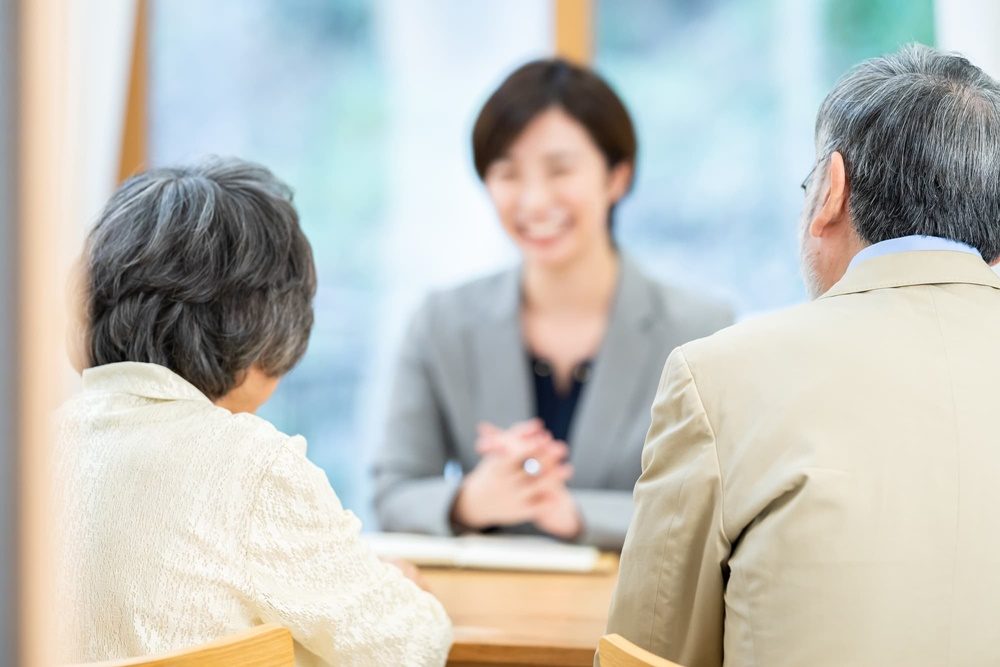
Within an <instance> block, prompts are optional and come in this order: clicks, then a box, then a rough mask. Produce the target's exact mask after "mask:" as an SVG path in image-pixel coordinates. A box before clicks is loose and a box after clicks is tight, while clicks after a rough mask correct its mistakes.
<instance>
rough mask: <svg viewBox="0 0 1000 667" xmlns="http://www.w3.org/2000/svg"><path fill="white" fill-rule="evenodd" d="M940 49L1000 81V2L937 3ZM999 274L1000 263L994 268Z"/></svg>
mask: <svg viewBox="0 0 1000 667" xmlns="http://www.w3.org/2000/svg"><path fill="white" fill-rule="evenodd" d="M934 23H935V25H934V28H935V32H936V40H937V46H938V47H939V48H942V49H944V50H946V51H957V52H959V53H961V54H962V55H964V56H965V57H966V58H968V59H969V60H971V61H972V63H973V64H974V65H977V66H979V67H981V68H982V69H983V70H984V71H985V72H986V73H987V74H989V75H990V76H992V77H994V78H995V79H998V80H1000V1H998V0H937V2H936V3H935V5H934ZM994 270H995V271H996V272H997V273H998V274H1000V264H998V265H997V266H995V267H994Z"/></svg>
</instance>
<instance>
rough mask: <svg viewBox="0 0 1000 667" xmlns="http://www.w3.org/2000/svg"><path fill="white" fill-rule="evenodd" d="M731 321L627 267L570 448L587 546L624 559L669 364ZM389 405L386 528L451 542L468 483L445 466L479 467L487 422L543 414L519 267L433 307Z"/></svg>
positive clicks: (428, 306) (378, 477) (445, 294)
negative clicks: (453, 517) (681, 348)
mask: <svg viewBox="0 0 1000 667" xmlns="http://www.w3.org/2000/svg"><path fill="white" fill-rule="evenodd" d="M731 322H732V313H731V311H730V310H729V308H728V307H726V306H724V305H721V304H720V303H717V302H715V301H712V300H709V299H706V298H703V297H701V296H698V295H695V294H692V293H690V292H687V291H683V290H680V289H677V288H675V287H668V286H665V285H662V284H660V283H657V282H654V281H653V280H651V279H650V278H648V277H647V276H646V275H644V274H643V273H642V272H641V271H640V270H639V268H638V267H637V266H635V264H633V263H632V262H631V261H630V260H629V259H628V258H627V257H624V256H623V257H622V262H621V273H620V277H619V284H618V287H617V291H616V295H615V299H614V304H613V306H612V310H611V316H610V320H609V323H608V329H607V333H606V334H605V338H604V341H603V343H602V344H601V348H600V350H599V351H598V354H597V357H596V358H595V359H594V364H593V370H592V373H591V376H590V379H589V380H588V382H587V385H586V386H585V387H584V389H583V393H582V395H581V397H580V401H579V403H578V404H577V408H576V413H575V414H574V416H573V422H572V423H571V425H570V431H569V436H568V438H567V440H568V443H569V447H570V457H569V458H570V463H572V465H573V469H574V475H573V478H572V479H571V480H570V481H569V483H568V486H569V488H570V490H571V492H572V493H573V496H574V498H575V500H576V502H577V504H578V505H579V508H580V512H581V514H582V517H583V523H584V526H585V527H584V533H583V534H582V535H581V536H580V539H579V541H580V542H582V543H585V544H593V545H596V546H598V547H602V548H605V549H621V546H622V543H623V542H624V540H625V531H626V529H627V528H628V524H629V519H630V517H631V513H632V488H633V486H635V482H636V479H637V478H638V477H639V472H640V457H641V453H642V445H643V442H644V441H645V438H646V431H647V430H648V429H649V423H650V406H651V405H652V402H653V397H654V395H655V394H656V389H657V385H658V383H659V378H660V373H661V371H662V370H663V365H664V362H665V361H666V358H667V355H668V354H669V353H670V351H671V350H673V348H675V347H677V346H678V345H681V344H683V343H686V342H688V341H690V340H693V339H695V338H701V337H703V336H707V335H709V334H711V333H713V332H715V331H716V330H718V329H720V328H722V327H725V326H728V325H729V324H730V323H731ZM390 401H391V402H390V406H389V410H388V415H387V425H386V428H385V430H384V436H383V442H382V443H381V446H380V447H379V451H378V454H377V455H376V459H375V487H376V488H375V509H376V512H377V514H378V518H379V521H380V523H381V524H382V528H383V529H384V530H392V531H405V532H419V533H430V534H436V535H449V534H451V533H452V525H451V522H450V520H449V514H450V511H451V505H452V502H453V500H454V496H455V493H456V491H457V488H458V485H459V483H460V480H459V479H453V477H457V476H449V477H445V475H444V474H443V473H444V468H445V464H446V463H447V462H449V461H456V462H457V463H458V464H459V465H460V466H461V469H462V471H463V472H468V471H470V470H471V469H472V468H474V467H475V466H476V464H477V463H478V462H479V458H480V457H479V455H478V454H477V453H476V451H475V442H476V424H477V423H478V422H480V421H489V422H492V423H494V424H497V425H498V426H500V427H507V426H510V425H511V424H513V423H514V422H518V421H522V420H525V419H530V418H531V417H533V416H534V389H533V383H532V377H531V370H530V367H529V363H528V353H527V351H526V350H525V348H524V345H523V341H522V337H521V325H520V270H519V269H516V268H515V269H510V270H507V271H504V272H501V273H498V274H494V275H491V276H488V277H486V278H482V279H479V280H476V281H473V282H470V283H467V284H465V285H462V286H460V287H457V288H454V289H451V290H447V291H441V292H436V293H433V294H431V295H430V296H429V297H428V298H427V300H426V301H425V302H424V304H423V305H422V306H421V307H420V309H419V310H418V311H417V313H416V314H415V315H414V317H413V320H412V322H411V324H410V328H409V330H408V332H407V334H406V337H405V339H404V343H403V346H402V352H401V355H400V359H399V366H398V369H397V375H396V379H395V385H394V387H393V391H392V394H391V399H390ZM506 530H507V532H535V531H534V529H533V527H529V526H515V527H509V528H507V529H506Z"/></svg>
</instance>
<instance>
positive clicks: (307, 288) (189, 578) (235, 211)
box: [55, 160, 450, 665]
mask: <svg viewBox="0 0 1000 667" xmlns="http://www.w3.org/2000/svg"><path fill="white" fill-rule="evenodd" d="M84 265H85V268H86V270H87V277H86V282H85V288H86V289H85V296H84V301H85V307H86V314H87V317H86V326H85V336H84V338H85V344H84V352H85V354H84V356H85V360H84V361H85V366H87V368H86V370H84V371H83V392H82V393H80V394H79V395H78V396H76V397H75V398H74V399H73V400H71V401H70V402H69V403H68V404H67V405H66V406H64V408H63V409H62V411H61V414H60V415H59V420H58V423H59V432H58V437H57V446H56V451H55V473H56V476H55V479H56V489H57V493H58V496H59V498H58V505H57V507H58V509H59V514H60V520H61V521H60V526H59V528H60V532H59V541H60V544H61V553H60V558H59V572H58V574H59V579H58V588H57V590H58V593H59V595H60V598H61V601H62V602H64V603H65V608H64V610H63V615H62V616H61V623H60V626H59V628H58V635H59V637H58V640H59V642H58V643H59V647H60V651H61V653H62V656H61V657H62V658H64V659H66V660H70V661H94V660H103V659H109V658H121V657H126V656H134V655H139V654H150V653H157V652H161V651H165V650H169V649H175V648H178V647H183V646H188V645H194V644H198V643H202V642H206V641H209V640H211V639H213V638H217V637H219V636H222V635H227V634H231V633H233V632H235V631H238V630H239V629H241V628H246V627H249V626H252V625H254V624H258V623H265V622H267V623H278V624H281V625H283V626H286V627H288V628H289V629H290V630H291V632H292V635H293V637H294V639H295V641H296V659H297V664H299V665H312V664H338V665H348V664H351V665H353V664H357V665H375V664H381V665H391V664H395V665H402V664H407V665H425V664H427V665H433V664H438V665H439V664H443V663H444V661H445V658H446V656H447V652H448V646H449V642H450V624H449V621H448V618H447V616H446V615H445V613H444V610H443V609H442V607H441V605H440V604H439V603H438V602H437V600H435V599H434V598H433V597H432V596H431V595H430V594H428V593H425V592H423V591H421V590H420V588H419V587H418V586H417V585H415V584H414V583H413V582H412V581H410V580H408V579H407V578H406V577H405V576H404V575H403V573H402V572H401V571H400V570H399V569H397V568H395V567H393V566H392V565H388V564H386V563H384V562H382V561H380V560H379V559H378V558H377V557H376V556H375V555H374V554H373V553H372V552H371V551H370V550H368V549H367V548H366V547H365V545H364V543H363V542H362V541H361V540H360V539H359V528H360V524H359V522H358V520H357V519H356V518H355V517H354V515H353V514H352V513H351V512H349V511H346V510H344V509H343V507H341V505H340V502H339V501H338V499H337V496H336V494H335V493H334V492H333V490H332V489H331V488H330V485H329V483H328V482H327V479H326V476H325V475H324V474H323V472H322V471H321V470H319V469H318V468H316V467H315V466H314V465H312V464H311V463H310V462H309V461H308V460H307V459H306V457H305V447H306V443H305V441H304V440H303V439H302V437H301V436H287V435H285V434H283V433H281V432H279V431H278V430H276V429H275V428H274V427H273V426H272V425H271V424H269V423H268V422H266V421H264V420H263V419H260V418H259V417H256V416H254V415H253V412H254V410H256V409H257V408H258V407H259V406H260V405H261V404H262V403H264V401H266V400H267V398H268V397H269V395H270V394H271V392H272V391H274V388H275V386H276V385H277V383H278V380H279V378H280V377H281V376H282V375H284V374H285V373H287V372H288V371H289V370H290V369H291V368H292V367H293V366H294V365H295V364H296V362H298V360H299V359H300V358H301V357H302V354H303V352H305V349H306V344H307V342H308V338H309V331H310V328H311V326H312V321H313V313H312V298H313V294H314V292H315V289H316V274H315V269H314V266H313V259H312V251H311V250H310V247H309V243H308V241H307V240H306V238H305V236H304V235H303V233H302V231H301V229H300V228H299V224H298V216H297V214H296V212H295V209H294V208H293V206H292V203H291V194H290V191H289V190H288V188H287V187H286V186H285V185H284V184H282V183H281V182H280V181H278V180H277V179H276V178H275V177H274V176H273V175H272V174H271V173H270V172H269V171H267V170H266V169H264V168H263V167H260V166H256V165H253V164H249V163H246V162H240V161H235V160H231V161H219V160H216V161H211V162H208V163H205V164H203V165H200V166H197V167H194V168H187V169H160V170H154V171H150V172H148V173H145V174H142V175H139V176H136V177H135V178H132V179H131V180H129V181H128V182H126V183H125V184H124V185H123V186H122V187H121V188H120V189H119V190H118V192H116V193H115V195H114V196H113V197H112V198H111V201H110V202H109V203H108V205H107V208H106V209H105V210H104V212H103V214H102V215H101V217H100V219H99V221H98V222H97V225H96V226H95V227H94V229H93V230H92V231H91V233H90V236H89V238H88V241H87V245H86V249H85V252H84Z"/></svg>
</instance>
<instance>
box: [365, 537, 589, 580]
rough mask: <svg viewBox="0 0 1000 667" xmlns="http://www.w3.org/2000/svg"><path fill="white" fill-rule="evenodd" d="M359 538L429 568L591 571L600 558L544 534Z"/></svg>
mask: <svg viewBox="0 0 1000 667" xmlns="http://www.w3.org/2000/svg"><path fill="white" fill-rule="evenodd" d="M362 537H364V538H365V540H366V541H367V542H368V544H369V545H371V547H372V549H374V551H375V553H377V554H378V555H379V556H381V557H383V558H401V559H403V560H408V561H410V562H412V563H414V564H416V565H424V566H432V567H433V566H437V567H464V568H473V569H479V570H524V571H535V572H592V571H594V570H596V569H597V568H598V563H599V557H600V552H599V551H598V550H597V549H595V548H594V547H586V546H578V545H574V544H563V543H561V542H556V541H555V540H550V539H547V538H544V537H531V536H523V537H522V536H517V535H504V536H495V535H463V536H461V537H437V536H432V535H412V534H409V533H366V534H364V535H363V536H362Z"/></svg>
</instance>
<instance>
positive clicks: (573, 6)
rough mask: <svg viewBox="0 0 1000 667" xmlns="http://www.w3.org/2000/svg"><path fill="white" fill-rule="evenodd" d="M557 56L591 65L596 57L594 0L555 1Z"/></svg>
mask: <svg viewBox="0 0 1000 667" xmlns="http://www.w3.org/2000/svg"><path fill="white" fill-rule="evenodd" d="M554 2H555V29H556V55H558V56H560V57H562V58H566V59H567V60H570V61H573V62H575V63H579V64H581V65H589V64H590V62H591V60H593V57H594V29H593V28H594V0H554Z"/></svg>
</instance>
